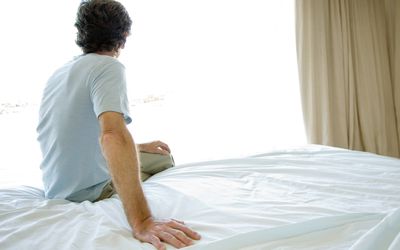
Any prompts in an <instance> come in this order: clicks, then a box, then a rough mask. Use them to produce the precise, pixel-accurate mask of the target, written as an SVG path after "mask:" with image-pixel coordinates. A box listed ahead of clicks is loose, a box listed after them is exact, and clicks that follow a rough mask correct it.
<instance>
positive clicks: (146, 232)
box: [133, 217, 200, 250]
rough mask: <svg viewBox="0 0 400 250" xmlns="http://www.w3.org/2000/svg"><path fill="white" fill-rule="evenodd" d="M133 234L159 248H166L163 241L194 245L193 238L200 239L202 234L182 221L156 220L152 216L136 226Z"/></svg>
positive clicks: (159, 249)
mask: <svg viewBox="0 0 400 250" xmlns="http://www.w3.org/2000/svg"><path fill="white" fill-rule="evenodd" d="M133 235H134V236H135V238H137V239H138V240H140V241H142V242H148V243H150V244H152V245H153V246H154V247H156V248H157V249H158V250H165V249H166V248H165V245H164V244H163V243H161V242H165V243H168V244H171V245H172V246H174V247H176V248H182V247H187V246H190V245H192V244H193V241H192V240H199V239H200V235H199V234H198V233H196V232H195V231H193V230H191V229H190V228H189V227H187V226H185V224H184V222H182V221H177V220H168V221H155V220H154V219H153V218H151V217H149V218H148V219H146V220H145V221H143V223H142V224H141V225H137V226H135V228H134V233H133Z"/></svg>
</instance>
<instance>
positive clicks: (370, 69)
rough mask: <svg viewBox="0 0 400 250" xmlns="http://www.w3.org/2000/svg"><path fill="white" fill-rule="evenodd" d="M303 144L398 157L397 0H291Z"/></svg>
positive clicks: (399, 16)
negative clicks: (304, 132)
mask: <svg viewBox="0 0 400 250" xmlns="http://www.w3.org/2000/svg"><path fill="white" fill-rule="evenodd" d="M296 32H297V52H298V64H299V76H300V85H301V94H302V105H303V113H304V122H305V127H306V133H307V138H308V141H309V143H315V144H324V145H331V146H336V147H342V148H348V149H354V150H361V151H369V152H374V153H378V154H382V155H388V156H395V157H400V146H399V145H400V0H297V1H296Z"/></svg>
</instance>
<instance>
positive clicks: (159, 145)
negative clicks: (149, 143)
mask: <svg viewBox="0 0 400 250" xmlns="http://www.w3.org/2000/svg"><path fill="white" fill-rule="evenodd" d="M157 146H158V147H160V148H161V149H163V150H165V151H167V152H168V153H171V149H170V148H169V146H168V144H166V143H164V142H162V141H157Z"/></svg>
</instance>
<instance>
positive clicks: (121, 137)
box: [99, 131, 128, 148]
mask: <svg viewBox="0 0 400 250" xmlns="http://www.w3.org/2000/svg"><path fill="white" fill-rule="evenodd" d="M99 139H100V144H101V146H102V147H103V148H104V147H105V146H108V145H121V146H125V145H127V144H128V137H127V135H126V133H123V132H122V131H103V132H102V133H101V134H100V138H99Z"/></svg>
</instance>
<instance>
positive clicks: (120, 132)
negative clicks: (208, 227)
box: [99, 112, 200, 250]
mask: <svg viewBox="0 0 400 250" xmlns="http://www.w3.org/2000/svg"><path fill="white" fill-rule="evenodd" d="M99 122H100V128H101V135H100V144H101V147H102V151H103V155H104V157H105V159H106V161H107V165H108V167H109V170H110V173H111V178H112V180H113V183H114V186H115V188H116V190H117V193H118V194H119V196H120V198H121V201H122V204H123V207H124V210H125V214H126V216H127V219H128V222H129V224H130V225H131V227H132V229H133V232H134V236H135V237H136V238H137V239H139V240H141V241H144V242H149V243H151V244H153V245H154V246H155V247H156V248H157V249H160V250H161V249H165V246H164V244H162V243H161V241H164V242H166V243H169V244H171V245H173V246H175V247H177V248H181V247H185V246H188V245H191V244H192V240H191V239H190V238H192V239H196V240H197V239H200V236H199V235H198V234H197V233H196V232H194V231H192V230H191V229H189V228H188V227H186V226H185V225H184V223H183V222H179V221H176V220H169V221H163V222H159V221H155V220H154V218H153V217H152V215H151V212H150V209H149V207H148V204H147V201H146V198H145V196H144V193H143V189H142V186H141V181H140V176H139V175H140V173H139V161H138V156H137V150H136V146H135V142H134V140H133V138H132V136H131V134H130V133H129V131H128V129H127V127H126V125H125V122H124V119H123V116H122V114H120V113H117V112H104V113H102V114H101V115H100V116H99Z"/></svg>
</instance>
